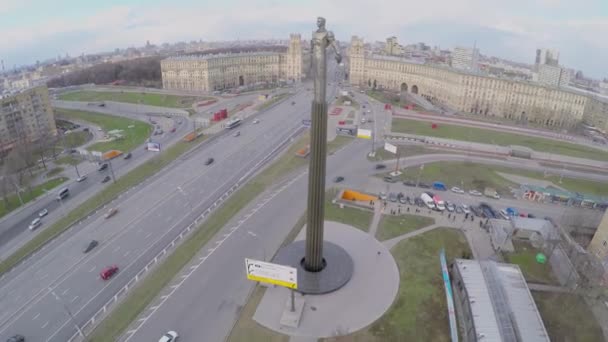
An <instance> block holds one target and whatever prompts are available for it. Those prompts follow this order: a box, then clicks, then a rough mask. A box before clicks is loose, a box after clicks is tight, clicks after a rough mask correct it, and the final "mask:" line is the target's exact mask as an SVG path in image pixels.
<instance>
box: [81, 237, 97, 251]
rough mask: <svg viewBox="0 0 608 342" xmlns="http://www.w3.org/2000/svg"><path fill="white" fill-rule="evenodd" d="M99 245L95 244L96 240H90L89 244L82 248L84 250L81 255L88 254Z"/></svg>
mask: <svg viewBox="0 0 608 342" xmlns="http://www.w3.org/2000/svg"><path fill="white" fill-rule="evenodd" d="M98 244H99V242H97V240H91V242H89V243H88V244H87V246H86V247H85V248H84V250H83V251H82V252H83V253H85V254H86V253H89V252H90V251H92V250H93V249H94V248H95V247H97V245H98Z"/></svg>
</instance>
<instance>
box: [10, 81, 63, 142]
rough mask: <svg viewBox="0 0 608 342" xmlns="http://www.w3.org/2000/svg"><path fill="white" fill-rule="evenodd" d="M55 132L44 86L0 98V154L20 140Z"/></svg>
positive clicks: (50, 135) (31, 139)
mask: <svg viewBox="0 0 608 342" xmlns="http://www.w3.org/2000/svg"><path fill="white" fill-rule="evenodd" d="M55 135H57V128H56V127H55V118H54V115H53V109H52V108H51V102H50V100H49V91H48V89H47V87H46V86H40V87H36V88H30V89H26V90H23V91H21V92H19V93H16V94H13V95H9V96H5V97H3V98H0V153H6V152H8V151H10V150H11V149H12V148H13V147H15V146H16V145H17V144H19V143H21V142H39V141H40V140H41V139H45V138H50V137H52V136H55Z"/></svg>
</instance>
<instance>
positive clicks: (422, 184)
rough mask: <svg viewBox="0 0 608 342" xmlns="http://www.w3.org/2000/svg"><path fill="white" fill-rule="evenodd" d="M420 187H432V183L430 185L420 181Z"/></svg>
mask: <svg viewBox="0 0 608 342" xmlns="http://www.w3.org/2000/svg"><path fill="white" fill-rule="evenodd" d="M418 187H419V188H425V189H430V188H431V186H430V185H428V184H426V183H423V182H420V183H418Z"/></svg>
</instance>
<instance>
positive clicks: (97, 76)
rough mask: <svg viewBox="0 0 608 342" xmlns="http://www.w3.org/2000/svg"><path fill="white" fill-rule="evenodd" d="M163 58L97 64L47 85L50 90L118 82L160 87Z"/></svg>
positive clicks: (55, 79) (63, 76) (58, 78)
mask: <svg viewBox="0 0 608 342" xmlns="http://www.w3.org/2000/svg"><path fill="white" fill-rule="evenodd" d="M163 58H164V57H162V56H154V57H145V58H138V59H133V60H129V61H122V62H116V63H103V64H98V65H94V66H92V67H90V68H86V69H82V70H78V71H74V72H71V73H69V74H66V75H62V76H59V77H57V78H54V79H52V80H50V81H48V82H47V85H48V86H49V87H50V88H59V87H67V86H74V85H81V84H89V83H94V84H107V83H112V82H114V81H118V80H120V81H124V82H125V83H126V84H128V85H138V86H145V87H160V85H161V84H162V81H161V72H160V61H161V59H163Z"/></svg>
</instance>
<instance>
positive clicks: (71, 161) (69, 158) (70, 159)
mask: <svg viewBox="0 0 608 342" xmlns="http://www.w3.org/2000/svg"><path fill="white" fill-rule="evenodd" d="M82 160H83V159H81V158H76V157H74V156H73V155H71V154H70V155H64V156H63V157H60V158H57V159H56V160H55V164H65V165H78V164H80V162H82Z"/></svg>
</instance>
